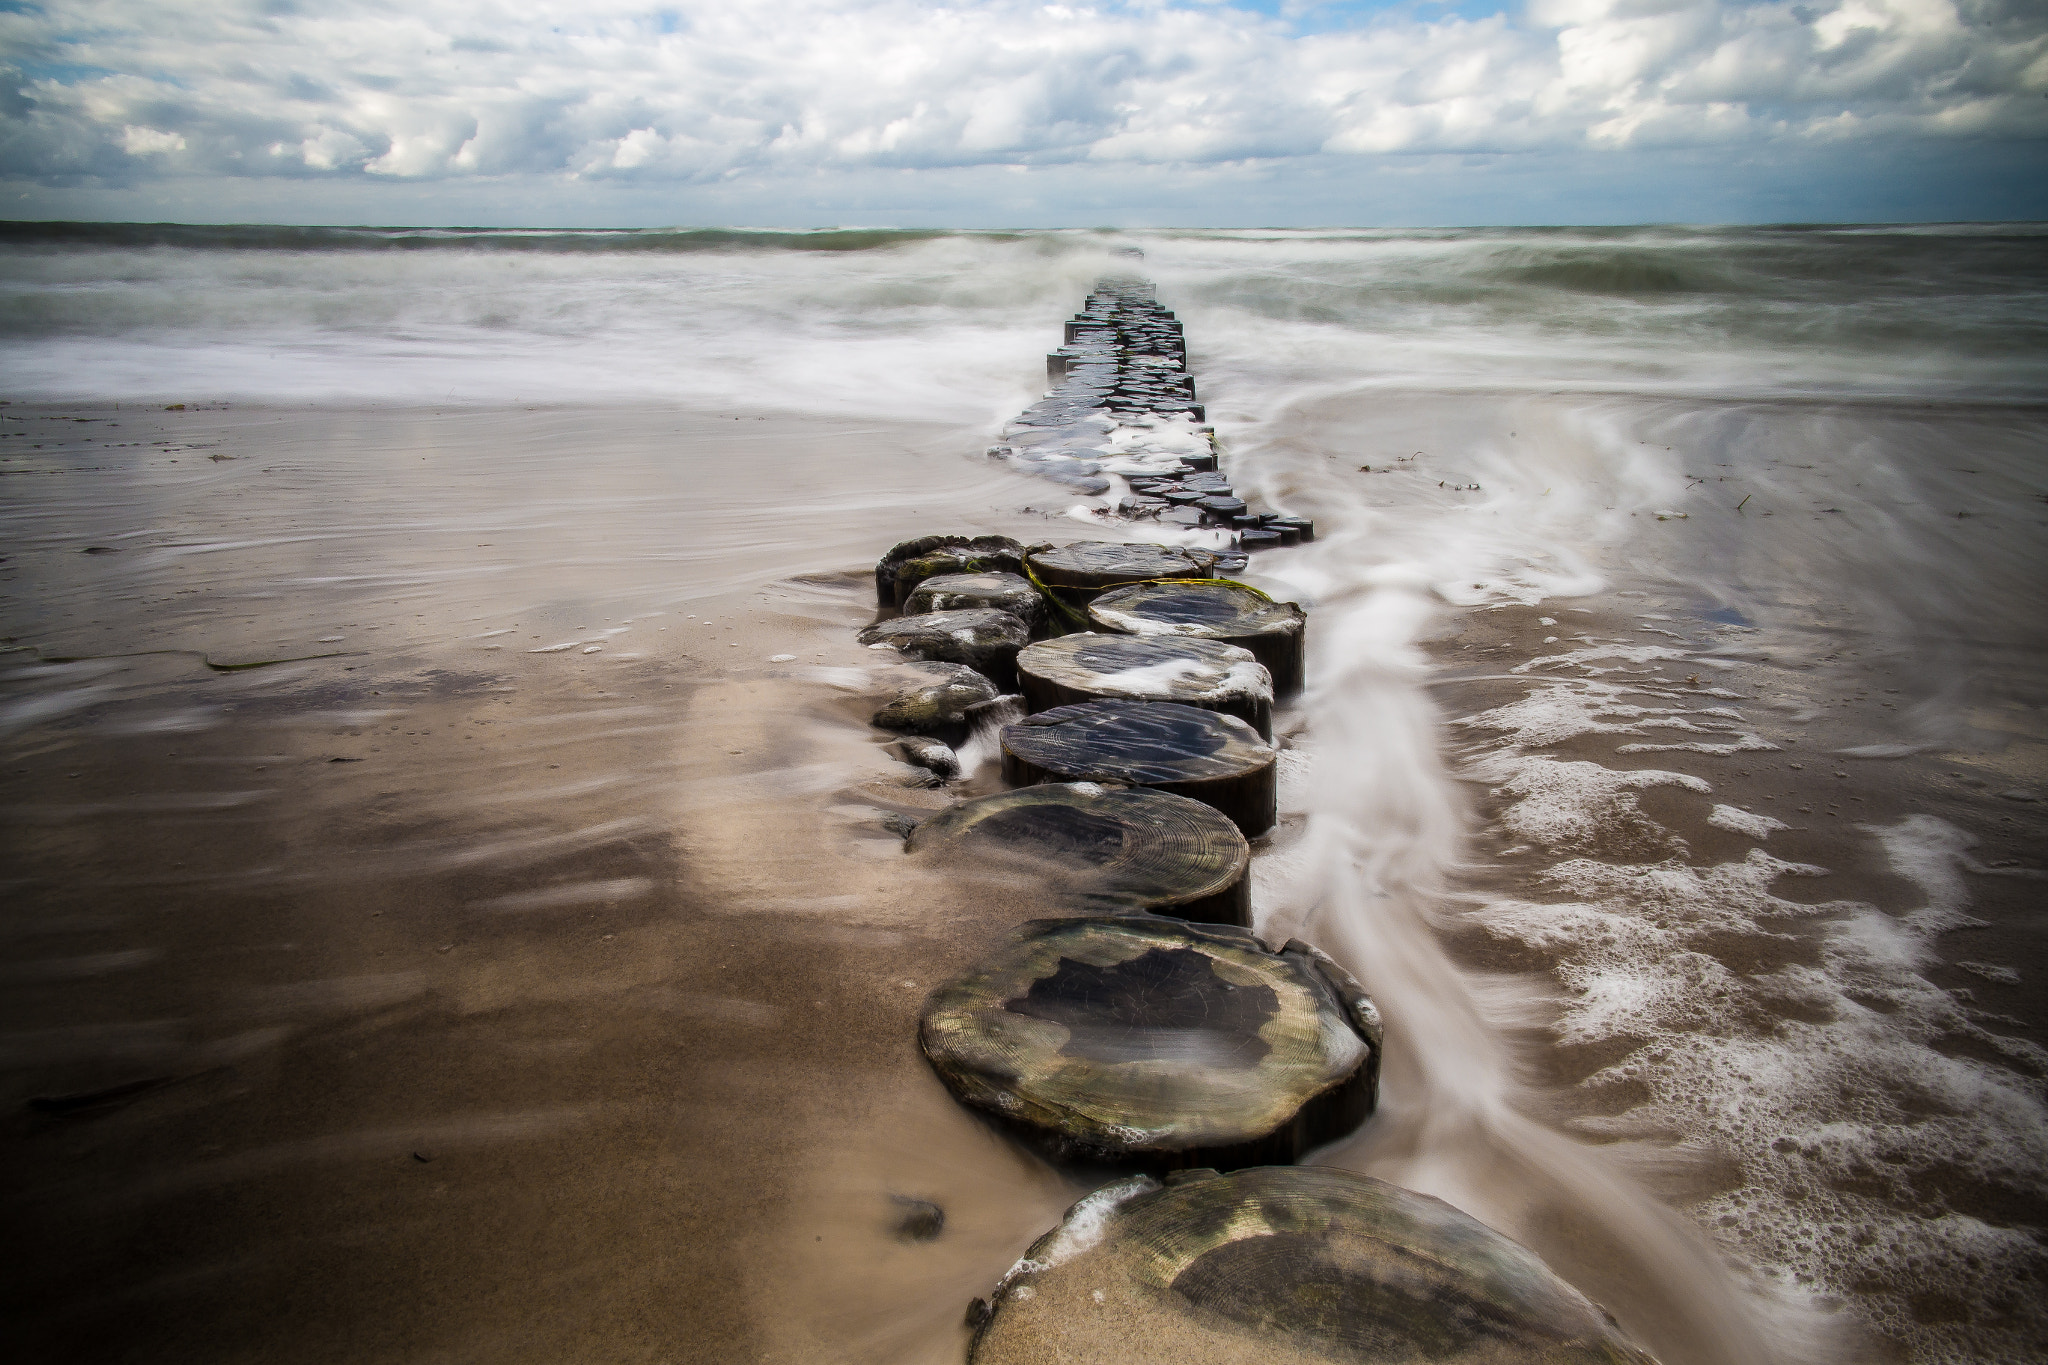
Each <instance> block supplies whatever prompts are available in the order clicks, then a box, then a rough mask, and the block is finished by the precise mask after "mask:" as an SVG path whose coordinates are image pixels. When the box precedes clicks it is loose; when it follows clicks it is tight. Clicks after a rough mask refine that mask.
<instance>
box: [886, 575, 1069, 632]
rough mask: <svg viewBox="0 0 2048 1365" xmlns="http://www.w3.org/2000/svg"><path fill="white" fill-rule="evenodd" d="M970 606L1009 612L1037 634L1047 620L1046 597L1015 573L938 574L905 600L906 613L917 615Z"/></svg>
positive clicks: (1027, 580) (956, 609)
mask: <svg viewBox="0 0 2048 1365" xmlns="http://www.w3.org/2000/svg"><path fill="white" fill-rule="evenodd" d="M970 607H994V608H995V609H996V610H997V611H1006V612H1008V613H1010V615H1012V616H1014V617H1016V618H1017V619H1018V620H1020V621H1022V622H1023V623H1024V624H1025V625H1027V626H1029V627H1031V629H1032V631H1033V632H1034V633H1036V631H1037V630H1038V627H1039V625H1040V624H1041V623H1042V622H1044V620H1045V598H1044V597H1042V596H1040V595H1039V591H1038V589H1036V588H1034V587H1032V586H1031V580H1030V579H1028V578H1025V577H1024V576H1023V575H1021V574H1014V573H945V574H934V575H933V576H932V577H930V578H927V579H925V580H924V581H923V582H921V583H919V584H918V585H917V586H916V587H915V588H913V589H912V590H911V592H910V596H909V597H907V598H905V599H904V602H903V610H904V612H905V613H907V614H913V615H914V614H916V613H919V612H927V611H961V610H965V609H967V608H970Z"/></svg>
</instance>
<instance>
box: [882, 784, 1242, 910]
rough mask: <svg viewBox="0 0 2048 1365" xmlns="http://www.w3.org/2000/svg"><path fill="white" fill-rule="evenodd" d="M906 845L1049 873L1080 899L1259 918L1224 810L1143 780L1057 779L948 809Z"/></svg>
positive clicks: (937, 857) (984, 870)
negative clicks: (1114, 783)
mask: <svg viewBox="0 0 2048 1365" xmlns="http://www.w3.org/2000/svg"><path fill="white" fill-rule="evenodd" d="M907 847H908V849H909V851H910V852H911V853H913V854H915V855H917V856H918V857H920V858H925V859H929V860H931V861H933V862H937V863H941V864H946V865H952V866H958V867H962V868H967V869H972V870H973V871H975V872H976V873H977V874H991V875H998V876H1001V875H1005V874H1008V873H1011V872H1013V871H1015V872H1023V873H1026V874H1030V875H1034V876H1040V877H1044V878H1045V879H1046V881H1047V883H1048V888H1049V889H1050V890H1051V891H1052V892H1053V893H1054V894H1057V895H1060V896H1062V897H1072V898H1073V899H1074V901H1075V902H1076V903H1077V904H1084V905H1090V904H1092V905H1104V904H1113V905H1121V906H1128V907H1129V908H1131V909H1135V910H1145V911H1150V912H1152V913H1155V914H1162V915H1172V916H1175V917H1176V918H1179V919H1187V920H1195V921H1199V922H1203V923H1212V924H1236V925H1245V926H1249V925H1250V924H1251V908H1252V902H1251V884H1250V882H1249V880H1248V879H1247V877H1246V875H1245V874H1246V873H1247V872H1248V871H1249V870H1250V867H1251V860H1252V855H1251V848H1250V846H1249V845H1247V844H1246V843H1245V838H1244V835H1243V834H1242V833H1240V832H1239V831H1238V828H1237V826H1236V825H1233V824H1232V823H1231V822H1230V821H1229V820H1228V819H1226V818H1225V817H1224V815H1223V814H1222V812H1220V811H1218V810H1216V809H1215V808H1214V807H1212V806H1205V805H1203V804H1202V803H1201V802H1199V801H1190V800H1188V799H1187V798H1186V797H1183V796H1174V795H1172V794H1170V793H1167V792H1160V791H1152V790H1150V789H1148V788H1144V787H1105V786H1100V785H1097V784H1095V783H1092V782H1072V783H1068V782H1053V783H1046V784H1043V785H1040V786H1036V787H1021V788H1019V789H1017V790H1016V791H1007V792H997V793H996V794H995V795H993V796H984V797H981V798H979V799H977V800H973V801H965V802H962V803H961V804H960V805H958V806H955V807H953V808H952V809H951V810H946V811H941V812H940V813H938V814H937V815H934V816H933V817H932V818H931V819H929V820H927V821H925V822H924V823H923V824H921V825H919V826H918V827H917V829H916V830H915V831H914V832H913V833H912V834H911V836H910V838H909V840H908V843H907Z"/></svg>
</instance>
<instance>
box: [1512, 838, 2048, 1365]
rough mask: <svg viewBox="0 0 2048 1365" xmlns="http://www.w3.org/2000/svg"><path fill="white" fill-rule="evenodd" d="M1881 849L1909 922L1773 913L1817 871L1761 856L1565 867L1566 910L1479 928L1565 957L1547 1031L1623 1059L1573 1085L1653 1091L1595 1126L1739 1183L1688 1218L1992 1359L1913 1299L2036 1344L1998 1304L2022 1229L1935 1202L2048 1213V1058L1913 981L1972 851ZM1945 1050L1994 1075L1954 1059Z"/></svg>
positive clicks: (2033, 1312)
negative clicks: (1989, 1305)
mask: <svg viewBox="0 0 2048 1365" xmlns="http://www.w3.org/2000/svg"><path fill="white" fill-rule="evenodd" d="M1724 809H1725V808H1724ZM1874 833H1875V834H1876V835H1877V837H1878V838H1879V840H1880V842H1881V843H1882V844H1883V846H1884V847H1885V849H1886V850H1887V855H1888V856H1889V858H1890V859H1891V861H1892V865H1893V867H1894V869H1895V870H1896V871H1898V872H1899V873H1900V874H1901V875H1903V876H1906V877H1908V878H1910V879H1911V880H1912V881H1913V882H1915V883H1916V884H1917V885H1918V886H1919V887H1920V889H1921V895H1922V898H1923V903H1922V905H1921V906H1920V907H1919V908H1918V909H1916V910H1914V911H1912V912H1911V913H1909V914H1907V915H1905V916H1903V917H1893V916H1890V915H1886V914H1884V913H1882V912H1880V911H1878V910H1877V909H1875V908H1873V907H1871V906H1867V905H1862V904H1858V903H1855V902H1843V901H1837V902H1826V903H1822V904H1809V903H1806V902H1803V901H1795V900H1787V899H1783V898H1781V897H1779V896H1777V895H1775V894H1774V893H1773V891H1772V884H1773V883H1774V882H1776V881H1777V880H1778V879H1779V878H1781V877H1787V876H1815V875H1820V874H1821V869H1818V868H1813V867H1807V866H1802V865H1798V864H1792V863H1787V862H1783V861H1780V860H1778V859H1776V858H1772V857H1770V856H1769V855H1768V854H1765V853H1763V852H1762V851H1761V850H1754V851H1752V852H1751V853H1750V854H1749V856H1748V857H1747V858H1746V859H1745V860H1744V861H1742V862H1740V863H1724V864H1720V865H1718V866H1715V867H1709V868H1693V867H1688V866H1685V865H1683V864H1682V863H1678V862H1676V861H1667V862H1662V863H1656V864H1646V865H1634V866H1612V865H1608V864H1604V863H1597V862H1593V861H1591V860H1587V859H1577V860H1572V861H1568V862H1566V863H1563V864H1560V865H1559V866H1558V867H1556V868H1554V869H1553V870H1552V872H1551V874H1550V879H1551V881H1552V882H1553V884H1554V885H1555V886H1556V887H1557V889H1558V890H1559V892H1560V893H1562V894H1563V895H1564V896H1565V897H1567V899H1565V900H1563V901H1561V902H1558V903H1545V904H1531V903H1527V902H1513V901H1503V902H1497V903H1494V904H1491V905H1488V906H1486V907H1485V908H1484V909H1483V910H1482V911H1480V912H1478V915H1477V918H1478V919H1479V921H1480V922H1481V923H1483V924H1484V925H1485V926H1486V928H1487V930H1488V931H1489V932H1491V933H1494V934H1496V935H1498V936H1500V937H1502V938H1508V939H1514V940H1518V941H1520V942H1524V943H1527V944H1530V945H1531V946H1536V947H1541V948H1543V949H1544V950H1546V951H1547V952H1550V953H1554V954H1556V955H1557V956H1558V957H1559V958H1560V960H1561V964H1562V965H1561V966H1560V967H1559V969H1558V975H1559V977H1560V979H1561V980H1562V981H1563V982H1564V984H1565V985H1566V986H1567V987H1568V989H1569V990H1570V992H1571V995H1570V998H1569V1000H1568V1001H1567V1002H1566V1006H1565V1010H1564V1014H1563V1016H1562V1018H1561V1019H1560V1021H1559V1023H1558V1025H1557V1030H1558V1032H1559V1034H1560V1036H1561V1037H1562V1038H1564V1039H1565V1040H1566V1041H1568V1042H1576V1043H1587V1044H1595V1043H1611V1042H1613V1041H1615V1040H1629V1041H1632V1042H1635V1043H1636V1044H1637V1046H1636V1047H1634V1048H1633V1049H1632V1050H1631V1051H1630V1053H1629V1054H1628V1056H1627V1057H1625V1058H1624V1059H1623V1060H1621V1061H1619V1062H1617V1063H1615V1064H1613V1065H1611V1066H1609V1067H1607V1068H1605V1069H1603V1070H1602V1071H1600V1072H1599V1073H1597V1074H1596V1075H1594V1076H1593V1077H1592V1078H1590V1079H1589V1080H1588V1081H1587V1082H1586V1085H1587V1086H1588V1087H1589V1088H1590V1089H1593V1090H1595V1091H1600V1090H1604V1089H1608V1088H1610V1087H1612V1088H1615V1093H1616V1094H1626V1093H1629V1092H1630V1091H1631V1090H1633V1091H1634V1092H1635V1093H1639V1094H1644V1095H1646V1096H1647V1098H1645V1099H1642V1100H1640V1101H1639V1102H1636V1103H1633V1104H1631V1105H1630V1106H1629V1107H1627V1108H1626V1109H1624V1110H1623V1111H1622V1112H1621V1113H1620V1114H1618V1115H1616V1116H1614V1117H1612V1118H1608V1119H1603V1120H1597V1121H1593V1122H1591V1123H1590V1124H1589V1125H1588V1126H1589V1127H1590V1128H1592V1129H1593V1130H1595V1131H1597V1132H1599V1133H1601V1134H1602V1135H1603V1136H1606V1137H1608V1138H1636V1139H1658V1140H1670V1139H1672V1138H1679V1139H1682V1140H1684V1141H1685V1142H1686V1143H1688V1144H1690V1145H1692V1146H1695V1147H1698V1148H1702V1149H1705V1150H1711V1151H1713V1152H1715V1153H1717V1154H1718V1155H1720V1156H1721V1157H1722V1158H1724V1159H1726V1160H1728V1161H1731V1162H1733V1163H1735V1164H1736V1165H1737V1166H1738V1167H1739V1168H1740V1169H1741V1171H1742V1180H1741V1182H1740V1184H1739V1185H1737V1186H1736V1187H1735V1188H1733V1189H1731V1190H1729V1191H1728V1192H1726V1193H1722V1194H1718V1195H1714V1196H1712V1197H1710V1198H1708V1199H1707V1200H1705V1201H1704V1203H1703V1204H1702V1205H1701V1206H1700V1209H1699V1214H1700V1216H1701V1217H1702V1219H1703V1220H1704V1221H1705V1222H1706V1223H1707V1224H1708V1225H1709V1226H1712V1227H1714V1228H1716V1229H1717V1230H1719V1232H1720V1233H1721V1235H1722V1236H1723V1237H1724V1238H1725V1239H1726V1242H1727V1245H1728V1246H1729V1248H1730V1249H1731V1251H1734V1252H1736V1253H1737V1254H1739V1255H1740V1256H1742V1257H1743V1258H1744V1259H1745V1260H1746V1261H1747V1262H1748V1263H1749V1264H1751V1265H1752V1266H1754V1267H1755V1268H1756V1269H1757V1270H1758V1272H1759V1273H1760V1274H1763V1275H1764V1276H1766V1277H1767V1278H1769V1279H1771V1280H1772V1281H1774V1282H1776V1283H1777V1284H1778V1285H1779V1286H1780V1287H1781V1288H1782V1289H1783V1290H1784V1291H1786V1292H1788V1293H1791V1294H1794V1295H1802V1296H1807V1297H1810V1298H1812V1299H1814V1300H1815V1301H1816V1302H1818V1301H1819V1300H1821V1299H1823V1298H1826V1297H1829V1296H1834V1297H1836V1298H1839V1299H1849V1300H1853V1301H1854V1302H1856V1303H1857V1304H1858V1305H1859V1307H1860V1309H1861V1311H1862V1312H1863V1313H1864V1314H1865V1315H1866V1316H1868V1317H1870V1318H1872V1319H1874V1320H1876V1321H1877V1322H1879V1323H1880V1324H1881V1325H1883V1326H1884V1327H1885V1328H1886V1329H1887V1330H1888V1331H1890V1332H1891V1333H1893V1334H1895V1335H1897V1336H1898V1337H1900V1338H1901V1339H1903V1340H1905V1341H1907V1342H1909V1343H1911V1344H1912V1345H1913V1346H1914V1348H1915V1354H1916V1356H1918V1357H1919V1358H1922V1359H1927V1360H1935V1359H1952V1358H1957V1357H1958V1353H1959V1352H1960V1353H1962V1354H1968V1355H1969V1356H1970V1358H1973V1359H1977V1358H1987V1357H1985V1356H1983V1355H1980V1354H1979V1353H1980V1352H1982V1351H1983V1350H1984V1349H1985V1342H1986V1340H1987V1339H1989V1338H1988V1334H1987V1333H1986V1332H1985V1331H1984V1327H1985V1326H1986V1324H1982V1323H1977V1324H1973V1325H1970V1326H1968V1327H1965V1326H1964V1325H1962V1324H1958V1323H1951V1322H1945V1321H1944V1320H1943V1319H1942V1318H1941V1317H1940V1315H1935V1316H1934V1317H1933V1320H1931V1321H1930V1320H1928V1315H1926V1314H1923V1313H1920V1312H1917V1311H1916V1309H1915V1306H1914V1304H1912V1303H1910V1302H1908V1295H1909V1294H1911V1295H1914V1296H1916V1297H1918V1298H1921V1299H1923V1300H1925V1299H1926V1296H1928V1295H1935V1296H1940V1297H1941V1298H1943V1299H1944V1300H1946V1301H1951V1302H1955V1303H1959V1304H1960V1303H1986V1302H1990V1301H1994V1300H2002V1301H2003V1302H2005V1303H2007V1304H2008V1305H2009V1311H2010V1312H2011V1313H2012V1314H2013V1315H2014V1320H2013V1321H2012V1323H2011V1324H2010V1328H2009V1330H2011V1331H2012V1332H2013V1333H2014V1335H2013V1337H2012V1339H2013V1340H2020V1339H2025V1338H2027V1337H2029V1336H2032V1337H2033V1338H2034V1339H2038V1334H2039V1333H2040V1332H2041V1331H2042V1330H2043V1329H2044V1328H2048V1312H2044V1311H2043V1307H2042V1305H2041V1304H2040V1303H2039V1301H2038V1300H2036V1301H2033V1302H2032V1303H2031V1304H2029V1305H2027V1306H2022V1305H2021V1303H2020V1301H2019V1300H2017V1299H2015V1298H2013V1296H2011V1295H2009V1294H2004V1293H2002V1291H2001V1290H2000V1288H1999V1285H2000V1283H2001V1281H2002V1280H2003V1279H2004V1277H2005V1276H2007V1275H2008V1274H2009V1273H2011V1271H2012V1270H2013V1269H2015V1268H2017V1267H2018V1266H2020V1265H2022V1264H2024V1263H2026V1262H2027V1259H2028V1258H2029V1257H2030V1255H2031V1253H2032V1250H2033V1240H2032V1236H2031V1234H2030V1233H2028V1232H2027V1231H2025V1230H2024V1229H2021V1228H2016V1227H2011V1226H2007V1225H2006V1224H2005V1218H2006V1216H2007V1215H2006V1214H2005V1213H2004V1212H2003V1211H2002V1210H1999V1209H1998V1208H1996V1207H1995V1206H1988V1205H1987V1206H1981V1207H1980V1206H1971V1207H1966V1208H1956V1207H1952V1206H1950V1204H1949V1203H1948V1199H1949V1197H1950V1192H1952V1191H1954V1190H1957V1189H1967V1188H1968V1187H1969V1185H1974V1186H1975V1187H1976V1188H1978V1189H1989V1190H1997V1189H2005V1190H2009V1191H2012V1192H2014V1194H2016V1195H2018V1196H2019V1197H2020V1198H2022V1199H2023V1200H2032V1201H2038V1200H2040V1199H2043V1198H2048V1105H2044V1099H2048V1093H2044V1087H2043V1083H2042V1081H2041V1079H2040V1076H2041V1074H2042V1073H2043V1072H2044V1071H2048V1052H2044V1051H2043V1050H2042V1049H2041V1048H2039V1047H2037V1046H2036V1045H2034V1044H2033V1043H2031V1042H2027V1041H2025V1040H2021V1039H2015V1038H2012V1037H2010V1036H2007V1035H2005V1034H2003V1033H2000V1032H1997V1031H1995V1030H1994V1029H1992V1028H1990V1027H1987V1024H1986V1021H1985V1019H1984V1017H1983V1016H1980V1015H1978V1014H1977V1013H1976V1012H1975V1011H1973V1010H1972V1009H1971V1008H1969V1007H1968V1006H1967V1005H1966V1004H1965V1003H1963V1002H1961V1001H1959V1000H1958V999H1956V998H1955V997H1954V996H1952V995H1951V994H1950V993H1948V992H1946V991H1944V990H1942V989H1940V988H1939V987H1937V986H1935V985H1933V984H1932V983H1930V982H1929V981H1927V980H1926V978H1925V977H1924V976H1923V975H1922V974H1921V973H1922V971H1923V969H1924V968H1925V967H1926V966H1927V965H1928V963H1929V962H1930V961H1931V960H1932V957H1931V954H1932V940H1933V937H1934V935H1935V934H1937V933H1939V932H1942V931H1944V930H1946V929H1949V928H1954V927H1957V926H1958V925H1961V924H1965V923H1968V922H1970V917H1969V916H1968V915H1967V914H1966V913H1965V911H1964V905H1965V901H1964V899H1963V888H1962V884H1961V875H1960V871H1959V867H1960V858H1961V856H1962V849H1963V848H1964V846H1965V845H1966V844H1967V839H1966V838H1964V837H1963V836H1962V835H1961V834H1960V832H1958V831H1956V830H1954V829H1953V828H1952V827H1949V826H1946V825H1943V824H1942V823H1941V822H1939V821H1936V820H1933V819H1931V818H1930V817H1926V816H1914V817H1909V818H1907V819H1905V820H1903V821H1901V822H1899V823H1898V824H1896V825H1892V826H1889V827H1885V828H1882V829H1878V830H1876V831H1874ZM1798 920H1805V921H1808V922H1810V923H1812V924H1813V926H1814V928H1815V929H1816V930H1817V931H1818V932H1819V935H1820V944H1821V953H1820V956H1819V959H1818V960H1817V961H1809V960H1803V959H1802V958H1801V956H1800V955H1799V954H1798V953H1796V952H1790V951H1785V952H1783V953H1782V954H1780V963H1779V965H1777V966H1774V967H1765V968H1761V969H1756V970H1751V971H1746V972H1737V971H1735V970H1733V969H1731V968H1729V967H1727V966H1725V965H1723V960H1722V958H1723V956H1724V955H1725V947H1724V945H1726V944H1727V943H1728V942H1730V941H1731V940H1734V941H1746V942H1747V943H1749V944H1751V945H1753V949H1754V951H1755V952H1756V953H1758V954H1759V955H1761V956H1763V957H1764V958H1765V959H1766V960H1768V959H1769V957H1770V956H1771V954H1772V949H1773V945H1782V946H1783V948H1785V949H1787V950H1789V949H1790V948H1791V947H1792V940H1789V939H1787V938H1785V937H1784V935H1783V932H1782V926H1783V925H1785V924H1787V923H1789V922H1793V921H1798ZM1957 1039H1968V1040H1971V1041H1972V1042H1973V1043H1974V1044H1975V1045H1976V1046H1977V1047H1978V1048H1980V1049H1982V1051H1983V1053H1984V1055H1985V1056H1986V1057H2004V1058H2007V1059H2009V1062H2008V1063H2004V1064H2002V1063H2000V1062H1998V1061H1994V1060H1980V1059H1978V1058H1977V1057H1974V1056H1969V1055H1957V1054H1956V1053H1955V1052H1954V1051H1953V1050H1952V1048H1951V1046H1950V1044H1951V1041H1952V1040H1957ZM1951 1172H1959V1173H1966V1174H1967V1177H1968V1182H1967V1183H1966V1184H1965V1185H1962V1186H1959V1185H1957V1184H1956V1183H1955V1182H1953V1181H1952V1180H1950V1179H1949V1177H1948V1175H1947V1174H1945V1173H1951ZM1878 1286H1889V1287H1887V1288H1879V1287H1878ZM2025 1297H2026V1296H2024V1295H2022V1296H2021V1298H2022V1299H2024V1298H2025ZM1966 1342H1967V1343H1970V1344H1969V1345H1967V1346H1966V1345H1965V1344H1964V1343H1966ZM1995 1354H1996V1352H1995V1350H1994V1356H1993V1357H1992V1358H1995Z"/></svg>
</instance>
